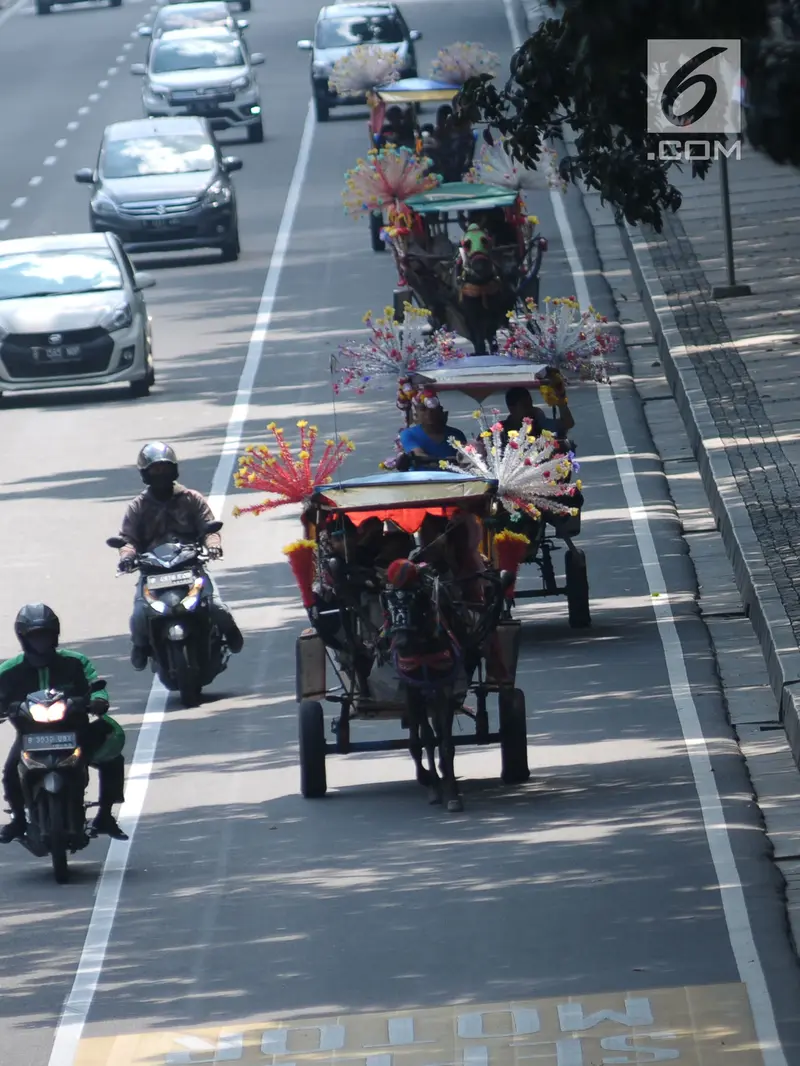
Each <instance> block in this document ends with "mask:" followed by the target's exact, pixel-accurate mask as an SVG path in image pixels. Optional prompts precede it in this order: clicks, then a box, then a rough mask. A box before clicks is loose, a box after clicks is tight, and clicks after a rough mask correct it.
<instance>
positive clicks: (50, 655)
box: [0, 603, 128, 844]
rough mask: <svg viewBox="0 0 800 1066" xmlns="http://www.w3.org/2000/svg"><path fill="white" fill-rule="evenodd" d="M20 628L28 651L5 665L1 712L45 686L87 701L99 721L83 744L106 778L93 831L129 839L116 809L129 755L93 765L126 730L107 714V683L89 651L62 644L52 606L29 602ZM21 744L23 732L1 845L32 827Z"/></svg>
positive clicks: (0, 672) (8, 778) (12, 764)
mask: <svg viewBox="0 0 800 1066" xmlns="http://www.w3.org/2000/svg"><path fill="white" fill-rule="evenodd" d="M14 632H15V633H16V635H17V639H18V640H19V642H20V644H21V646H22V654H21V655H16V656H14V657H13V658H11V659H7V660H6V661H5V662H4V663H2V664H0V715H2V716H3V717H4V718H5V717H8V716H9V715H10V714H13V713H14V711H15V710H16V709H17V708H18V706H19V704H20V703H22V702H23V701H24V700H25V699H26V697H27V696H28V695H29V694H30V693H31V692H38V691H40V690H42V689H57V690H58V691H60V692H63V693H64V694H65V696H67V698H68V699H75V700H81V701H86V704H87V706H86V710H87V712H88V714H89V715H90V716H92V717H94V719H95V720H94V721H91V720H90V722H89V723H88V724H87V726H86V727H85V730H84V731H82V732H81V734H80V745H81V747H82V748H83V750H84V752H85V753H86V756H87V760H88V762H89V763H90V764H91V765H96V766H97V770H98V773H99V776H100V802H99V808H100V810H99V812H98V814H97V817H96V818H95V819H94V822H93V823H92V832H93V834H94V835H97V834H98V833H106V834H108V836H110V837H113V838H114V839H115V840H127V839H128V837H127V835H126V834H125V833H123V832H122V830H121V829H120V827H119V826H118V825H117V821H116V819H115V818H114V815H113V813H112V812H113V807H114V804H115V803H123V802H124V800H125V796H124V784H125V759H124V757H123V755H122V754H121V753H120V754H117V755H114V757H113V758H110V759H107V760H103V761H99V760H98V762H97V763H96V764H95V763H93V756H94V757H96V756H98V755H100V754H101V748H103V747H104V746H105V745H106V744H107V741H108V739H109V736H110V735H111V734H112V733H114V732H118V733H121V726H119V725H118V724H117V723H116V722H114V721H113V719H110V718H108V716H107V712H108V692H107V691H106V689H105V688H104V687H103V688H98V687H97V685H98V684H102V683H101V682H100V681H99V678H98V676H97V671H96V670H95V668H94V666H93V664H92V663H91V662H90V660H89V659H87V658H86V656H85V655H82V654H81V653H80V652H77V651H68V650H67V649H65V648H59V646H58V642H59V637H60V635H61V623H60V622H59V620H58V616H57V615H56V613H55V612H54V611H53V610H52V609H51V608H50V607H48V606H47V604H44V603H28V604H26V605H25V606H24V607H22V608H21V609H20V611H19V613H18V614H17V618H16V621H15V622H14ZM21 746H22V738H21V737H20V736H17V739H16V740H15V741H14V744H13V745H12V747H11V751H10V752H9V753H8V758H7V759H6V763H5V766H4V767H3V790H4V792H5V797H6V802H7V803H8V805H9V807H10V808H11V821H10V822H9V823H8V825H6V826H4V827H3V828H2V829H0V844H8V843H10V842H11V841H12V840H17V839H19V838H20V837H23V836H25V833H26V830H27V823H26V819H25V804H24V800H23V795H22V785H21V783H20V779H19V771H18V769H17V767H18V763H19V758H20V750H21Z"/></svg>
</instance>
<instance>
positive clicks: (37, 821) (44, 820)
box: [8, 679, 106, 885]
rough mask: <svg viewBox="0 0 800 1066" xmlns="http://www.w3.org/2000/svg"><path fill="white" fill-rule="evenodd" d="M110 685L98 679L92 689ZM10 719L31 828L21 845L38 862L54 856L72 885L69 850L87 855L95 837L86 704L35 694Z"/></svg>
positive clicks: (57, 869)
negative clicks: (85, 747) (18, 744)
mask: <svg viewBox="0 0 800 1066" xmlns="http://www.w3.org/2000/svg"><path fill="white" fill-rule="evenodd" d="M105 685H106V683H105V681H102V680H99V679H98V680H97V681H95V682H94V683H93V685H92V691H100V690H101V689H103V688H105ZM8 718H9V719H10V720H11V722H12V724H13V725H14V728H15V729H16V731H17V733H18V734H19V735H20V736H21V737H22V750H21V752H20V757H19V763H18V771H19V778H20V783H21V785H22V795H23V798H24V801H25V812H26V817H27V820H28V829H27V833H26V835H25V836H24V837H22V839H21V840H20V843H21V844H22V845H23V847H25V848H27V850H28V851H29V852H30V853H31V854H32V855H35V856H36V857H37V858H44V856H45V855H49V856H50V858H51V861H52V863H53V874H54V876H55V879H56V881H57V882H58V884H60V885H63V884H66V882H67V881H68V880H69V866H68V860H67V852H71V853H72V854H73V855H74V854H75V852H77V851H82V850H83V849H84V848H85V847H86V846H87V844H88V843H89V841H90V840H91V839H92V834H91V833H90V831H89V828H88V826H87V819H86V810H87V808H88V807H89V806H90V804H88V803H86V801H85V799H84V797H85V795H86V787H87V785H88V784H89V765H88V763H87V762H86V760H85V758H84V755H83V752H82V750H81V747H80V744H79V741H78V736H79V733H80V732H81V731H82V729H84V728H85V727H86V725H87V722H88V714H87V710H86V704H85V701H84V700H75V699H68V698H67V697H66V695H65V693H63V692H59V691H57V690H55V689H48V690H41V691H39V692H31V693H30V694H29V695H28V696H27V697H26V698H25V699H24V700H23V701H22V702H21V703H20V704H19V705H18V707H17V708H16V709H15V710H14V712H13V713H11V714H9V715H8Z"/></svg>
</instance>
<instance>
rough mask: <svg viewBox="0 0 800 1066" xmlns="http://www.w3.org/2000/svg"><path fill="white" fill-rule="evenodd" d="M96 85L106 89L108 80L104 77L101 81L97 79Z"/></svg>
mask: <svg viewBox="0 0 800 1066" xmlns="http://www.w3.org/2000/svg"><path fill="white" fill-rule="evenodd" d="M97 87H98V89H107V88H108V82H107V81H106V80H105V78H104V79H103V80H102V81H99V82H98V83H97Z"/></svg>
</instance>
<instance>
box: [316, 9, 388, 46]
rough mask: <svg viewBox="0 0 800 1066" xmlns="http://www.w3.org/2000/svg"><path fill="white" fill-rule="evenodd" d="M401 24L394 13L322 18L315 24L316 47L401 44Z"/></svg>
mask: <svg viewBox="0 0 800 1066" xmlns="http://www.w3.org/2000/svg"><path fill="white" fill-rule="evenodd" d="M404 40H405V34H404V33H403V26H402V24H401V22H400V20H399V19H398V18H397V16H396V15H357V16H351V17H350V18H335V19H323V20H322V21H321V22H320V23H319V24H318V25H317V48H347V47H349V46H351V45H356V44H402V42H403V41H404Z"/></svg>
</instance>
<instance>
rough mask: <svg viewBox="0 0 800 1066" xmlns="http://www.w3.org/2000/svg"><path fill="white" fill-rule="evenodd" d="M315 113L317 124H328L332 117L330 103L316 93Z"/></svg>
mask: <svg viewBox="0 0 800 1066" xmlns="http://www.w3.org/2000/svg"><path fill="white" fill-rule="evenodd" d="M314 111H315V112H316V116H317V122H327V121H328V119H329V118H330V117H331V109H330V107H329V106H328V101H327V100H325V99H324V98H323V97H321V96H318V95H317V94H316V93H315V94H314Z"/></svg>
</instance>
